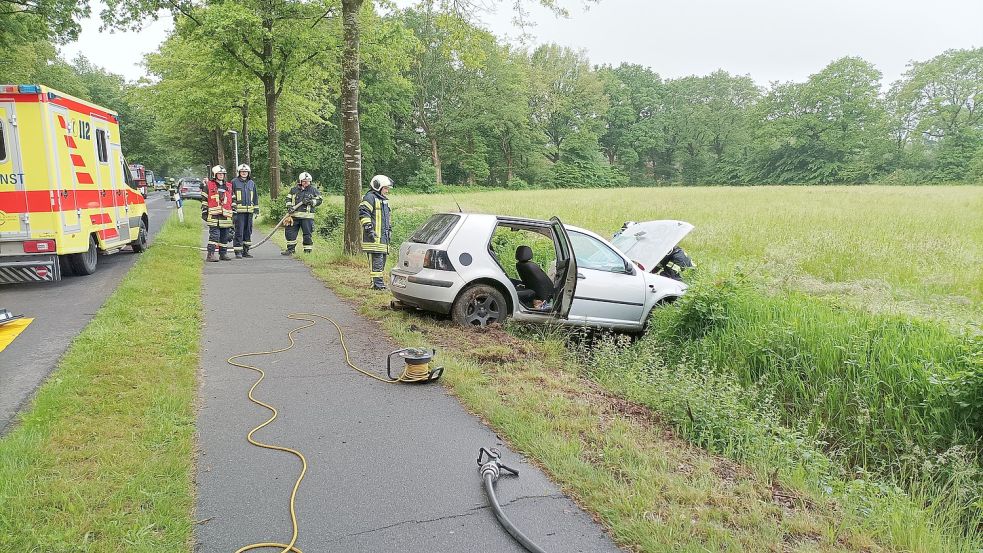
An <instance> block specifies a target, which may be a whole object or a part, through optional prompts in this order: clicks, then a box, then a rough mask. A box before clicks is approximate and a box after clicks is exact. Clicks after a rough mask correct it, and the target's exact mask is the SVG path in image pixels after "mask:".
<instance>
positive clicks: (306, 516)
mask: <svg viewBox="0 0 983 553" xmlns="http://www.w3.org/2000/svg"><path fill="white" fill-rule="evenodd" d="M315 246H316V245H315ZM254 253H255V255H256V258H255V259H248V260H233V261H226V262H220V263H206V264H205V269H204V278H203V293H202V297H203V302H204V307H205V310H204V311H205V326H204V330H203V332H202V352H201V388H200V392H199V393H200V397H199V402H198V405H199V406H200V410H199V412H198V425H197V426H198V446H199V455H198V471H197V475H196V478H197V498H198V507H197V511H196V513H195V519H196V520H198V521H199V523H198V524H197V526H196V529H195V545H194V551H196V552H197V553H212V552H216V553H217V552H226V553H227V552H229V551H235V550H237V549H238V548H239V547H242V546H244V545H247V544H251V543H254V542H263V541H279V542H286V541H289V539H290V530H291V525H290V518H289V513H288V499H289V496H290V490H291V488H292V486H293V484H294V480H295V479H296V477H297V474H298V472H299V470H300V463H299V462H298V461H297V459H296V458H295V457H293V456H292V455H290V454H287V453H283V452H279V451H270V450H266V449H261V448H258V447H256V446H253V445H250V444H249V443H248V442H247V441H246V433H247V432H249V430H250V429H251V428H253V427H254V426H256V425H257V424H259V423H261V422H263V421H264V420H266V419H267V417H268V416H269V411H267V410H266V409H264V408H262V407H260V406H258V405H255V404H253V403H250V402H249V401H248V400H247V398H246V392H247V391H248V390H249V388H250V386H251V385H252V384H253V382H254V381H255V380H256V378H257V374H256V373H255V372H253V371H250V370H248V369H243V368H239V367H234V366H232V365H229V364H228V363H227V362H226V358H228V357H229V356H231V355H233V354H236V353H244V352H250V351H257V350H267V349H273V348H279V347H283V346H284V345H286V334H287V331H288V330H290V329H292V328H295V327H298V326H301V325H302V324H303V323H302V322H300V321H293V320H289V319H287V318H286V315H287V314H288V313H291V312H297V311H300V312H312V313H320V314H324V315H328V316H330V317H333V318H335V319H336V320H337V321H338V323H339V324H341V325H342V326H343V327H344V328H345V332H346V341H347V342H348V346H349V349H350V351H351V355H352V358H353V360H354V362H355V363H356V364H359V365H361V366H363V367H367V368H368V367H372V368H375V369H376V370H378V368H379V367H380V366H384V359H385V357H386V355H387V354H388V353H389V352H390V351H392V350H394V349H396V344H393V343H391V342H389V340H388V339H386V338H385V337H384V334H383V331H382V329H381V328H379V326H378V325H377V324H376V323H374V322H372V321H369V320H367V319H365V318H363V317H360V316H359V315H357V314H356V313H354V312H353V311H352V309H351V307H350V306H349V305H347V304H346V303H344V302H342V301H341V300H340V299H339V298H338V297H337V296H335V295H334V294H333V293H332V292H331V291H330V290H329V289H327V288H326V287H325V286H324V285H323V284H322V283H321V282H320V281H318V280H317V279H315V278H314V277H313V276H312V275H311V272H310V270H309V269H308V268H307V267H305V266H304V265H302V264H301V263H300V262H298V261H296V260H294V259H290V258H285V257H281V256H280V255H279V252H278V249H277V247H276V246H275V245H274V244H265V245H264V246H262V247H260V248H258V249H257V250H255V252H254ZM413 345H416V344H413ZM343 359H344V358H343V352H342V350H341V347H340V343H339V341H338V335H337V332H336V331H335V329H334V327H333V326H331V325H330V324H328V323H326V322H321V323H319V324H318V325H317V326H315V327H313V328H310V329H306V330H303V331H301V332H299V333H297V345H296V347H294V348H293V349H291V350H290V351H287V352H285V353H281V354H276V355H269V356H258V357H250V358H246V359H243V360H242V361H243V362H246V363H250V364H253V365H256V366H259V367H262V368H263V369H265V370H266V373H267V374H266V379H265V380H264V381H263V382H262V383H261V384H260V385H259V386H258V387H257V389H256V391H255V393H254V395H255V397H257V398H258V399H260V400H263V401H266V402H269V403H270V404H272V405H273V406H274V407H276V408H277V409H278V410H279V414H280V416H279V418H278V419H277V420H276V421H274V422H273V423H272V424H270V425H269V426H266V427H265V428H263V429H262V430H260V431H259V432H257V433H256V435H255V437H256V439H258V440H260V441H264V442H267V443H272V444H279V445H284V446H288V447H295V448H297V449H299V450H300V451H301V452H302V453H304V455H305V456H306V457H307V461H308V464H309V466H308V471H307V476H306V477H305V479H304V481H303V483H302V484H301V488H300V490H299V492H298V495H297V517H298V520H299V523H300V532H299V540H298V541H297V546H298V547H299V549H300V550H302V551H305V552H310V553H313V552H320V553H330V552H345V553H359V552H365V553H378V552H382V551H400V552H423V551H426V552H430V553H441V552H446V553H460V552H463V551H494V552H496V553H520V552H522V551H524V550H523V549H522V548H521V546H519V545H518V544H517V543H516V542H515V540H513V539H512V537H511V536H509V534H507V533H506V532H505V530H503V529H502V528H500V527H499V525H498V523H497V521H496V520H495V516H494V514H493V513H492V511H491V510H490V508H488V507H487V506H486V502H485V497H484V494H483V491H482V486H481V478H480V475H479V474H478V466H477V465H476V464H475V459H476V457H477V454H478V448H479V447H481V446H484V447H494V446H498V447H499V448H500V449H501V450H502V453H503V461H504V462H506V463H507V464H509V465H510V466H513V467H516V468H518V469H519V471H520V476H519V477H518V478H506V477H503V478H502V479H501V480H499V482H498V485H497V493H498V496H499V500H500V501H501V502H502V504H503V505H504V509H505V511H506V512H507V513H508V514H509V516H510V517H512V518H513V520H514V522H515V523H516V524H517V525H519V526H520V527H521V529H522V530H523V532H525V533H526V534H527V535H528V536H530V537H531V538H532V539H533V540H535V541H537V542H539V543H540V544H541V545H542V546H543V547H544V548H545V549H546V550H547V551H556V552H561V551H562V552H564V553H576V552H595V553H614V552H617V551H619V549H618V548H617V547H616V546H615V545H614V544H613V543H612V542H611V540H610V539H609V538H608V536H607V535H606V534H605V533H604V530H603V528H602V527H601V526H600V525H598V524H597V523H595V522H594V521H593V520H592V519H591V518H590V516H588V515H587V514H585V513H584V512H583V511H581V510H580V509H579V508H578V507H577V505H576V504H575V503H574V502H573V501H571V500H570V499H569V498H567V497H566V496H565V495H564V494H563V493H562V491H561V490H560V489H559V488H558V487H557V486H556V485H555V484H554V483H552V482H551V481H550V480H549V478H547V477H546V475H544V474H543V473H542V472H541V471H539V470H538V469H537V468H536V467H534V466H533V465H531V464H529V463H527V462H526V461H525V460H524V459H523V458H522V456H521V455H519V454H517V453H514V452H512V451H509V449H508V448H507V447H506V446H504V445H502V443H501V441H500V440H499V439H498V438H497V436H496V435H495V433H494V432H493V431H492V430H490V429H489V428H488V427H486V426H485V425H484V424H482V422H481V421H480V420H479V419H478V418H477V417H475V416H474V415H471V414H470V413H468V412H467V411H465V409H464V408H463V407H462V406H461V404H460V403H459V402H458V401H457V399H456V398H454V397H453V396H452V395H450V394H449V393H448V392H447V390H446V389H444V387H443V386H441V385H440V384H417V385H413V384H387V383H382V382H377V381H375V380H371V379H369V378H367V377H365V376H363V375H360V374H358V373H356V372H354V371H352V370H351V369H349V368H348V367H347V366H346V365H345V364H344V362H343ZM382 371H383V372H384V369H382Z"/></svg>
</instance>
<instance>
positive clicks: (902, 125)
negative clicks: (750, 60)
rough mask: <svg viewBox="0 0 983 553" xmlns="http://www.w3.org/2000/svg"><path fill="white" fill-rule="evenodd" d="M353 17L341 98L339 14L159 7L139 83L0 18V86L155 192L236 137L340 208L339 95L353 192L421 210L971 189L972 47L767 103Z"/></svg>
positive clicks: (847, 72)
mask: <svg viewBox="0 0 983 553" xmlns="http://www.w3.org/2000/svg"><path fill="white" fill-rule="evenodd" d="M61 1H62V2H63V1H66V0H61ZM531 1H534V2H536V3H540V4H543V5H546V6H548V7H551V8H553V9H556V10H558V11H562V5H561V3H559V2H553V1H548V0H547V1H540V0H531ZM358 4H359V8H358V9H359V11H358V19H357V21H358V30H359V37H358V38H359V58H358V64H357V69H358V73H357V80H356V81H351V79H350V77H351V75H349V78H348V79H345V78H343V77H344V76H345V74H344V63H343V62H344V60H345V54H344V52H345V32H344V22H343V21H342V19H343V18H342V17H341V8H342V7H343V6H342V4H341V3H340V2H339V0H319V1H318V2H301V1H300V0H277V1H276V2H273V3H269V2H265V1H264V2H258V1H257V2H233V3H229V2H223V1H220V0H206V1H204V2H187V3H185V2H181V1H176V2H173V3H169V4H167V10H168V11H170V12H171V13H172V14H174V17H175V29H174V32H173V33H172V34H171V36H169V37H168V39H167V40H166V41H165V42H164V43H163V44H162V45H161V47H160V48H159V50H158V51H156V52H154V53H152V54H150V55H149V56H147V59H146V67H147V71H148V74H149V76H148V78H146V79H144V80H141V81H140V82H125V81H124V80H123V79H122V78H120V77H118V76H116V75H113V74H111V73H109V72H107V71H106V70H104V69H101V68H98V67H94V66H93V65H92V64H91V63H89V62H88V61H87V60H85V59H84V58H80V59H78V60H72V61H66V60H63V59H61V58H60V57H58V55H57V52H56V44H57V43H58V42H59V41H61V40H64V39H66V38H68V37H70V36H72V35H71V34H70V33H71V31H70V30H66V29H69V27H71V25H72V23H71V22H70V21H69V20H71V21H77V19H72V17H77V14H76V16H70V17H68V19H65V17H58V16H57V14H58V13H60V12H58V10H57V9H55V7H56V6H62V7H64V6H66V5H68V4H64V3H55V4H47V5H46V6H48V7H50V8H51V10H53V11H51V10H49V11H46V12H44V13H41V11H43V10H40V8H38V9H37V10H35V12H36V13H35V12H31V13H28V12H26V11H24V10H21V11H22V12H23V13H20V12H19V13H17V14H15V17H14V18H11V17H10V16H0V22H2V23H3V25H4V26H3V27H2V37H3V38H2V40H5V41H7V42H6V43H5V46H4V47H3V48H2V49H0V81H5V82H14V83H29V82H40V83H43V84H49V85H51V86H54V87H56V88H59V89H61V90H63V91H65V92H67V93H69V94H74V95H77V96H80V97H83V98H88V99H93V100H95V101H97V102H99V103H101V104H104V105H107V106H108V107H111V108H112V109H115V110H117V111H119V112H120V114H121V120H122V122H123V140H124V152H125V153H126V155H127V156H128V158H129V159H131V160H133V161H139V162H142V163H144V164H146V165H150V166H153V167H154V168H155V169H157V170H158V172H159V173H163V174H168V173H169V172H171V173H174V174H177V173H179V172H181V171H184V172H197V173H201V172H203V171H204V167H205V166H206V165H209V164H212V163H214V162H216V161H219V160H226V162H227V163H231V161H230V160H231V157H232V156H231V146H232V145H231V141H230V136H229V135H228V134H227V133H226V131H228V130H229V129H236V130H237V132H238V133H239V146H240V150H241V155H240V158H241V159H251V161H252V164H253V167H254V173H255V174H265V175H266V178H263V179H260V184H261V186H262V187H264V189H266V190H268V191H270V192H271V193H275V192H274V191H275V190H276V185H277V183H278V180H277V179H278V178H279V174H280V173H281V172H282V173H283V174H284V179H287V180H289V179H293V178H294V177H295V175H296V174H298V173H299V172H301V171H304V170H306V171H309V172H311V173H313V174H314V175H315V177H316V180H317V181H318V182H319V184H320V185H321V186H322V187H323V188H324V189H326V190H329V191H341V190H342V189H343V186H342V183H343V181H344V175H345V174H346V170H345V167H346V163H349V162H352V163H353V162H354V161H353V160H354V158H353V157H352V156H347V157H346V156H345V155H343V151H344V146H345V144H346V143H353V142H352V141H351V140H347V141H346V138H345V133H344V132H343V130H344V128H345V124H346V123H345V113H346V110H345V109H344V98H345V94H343V92H345V90H349V89H351V88H352V87H353V86H354V87H355V88H357V90H358V96H357V101H356V103H355V104H354V105H356V106H357V110H358V115H359V118H358V130H359V136H358V141H357V145H358V152H359V155H358V160H357V161H358V176H357V178H356V179H354V180H353V181H352V183H350V184H351V185H360V186H358V187H356V188H361V186H364V183H365V182H367V180H368V179H369V178H370V177H371V175H372V174H378V173H385V174H388V175H390V176H391V177H393V178H394V179H395V181H396V182H397V183H398V184H399V185H403V184H407V183H411V184H412V185H413V186H415V187H418V188H420V189H426V190H429V189H433V188H434V186H436V185H455V184H461V185H473V186H499V187H511V188H522V187H527V186H540V187H542V186H545V187H561V186H562V187H568V186H616V185H622V184H626V183H631V184H636V185H669V184H683V185H686V184H705V183H713V184H759V183H762V184H763V183H794V184H810V183H864V182H896V183H924V182H952V181H973V180H980V179H983V108H981V104H980V100H981V99H983V49H969V50H950V51H946V52H942V53H940V54H939V55H938V56H936V57H934V58H932V59H929V60H924V61H916V62H912V63H911V64H910V66H909V68H908V70H907V71H906V72H905V74H904V75H902V77H901V78H900V79H899V80H897V81H896V82H894V83H884V82H883V78H882V75H881V74H880V73H879V71H878V70H877V69H876V68H875V67H874V66H873V65H871V64H870V63H869V62H867V61H866V60H863V59H860V58H856V57H845V58H841V59H838V60H833V61H832V62H830V63H829V64H828V65H827V66H826V67H824V68H821V69H820V70H818V71H817V72H816V73H815V74H813V75H811V76H810V77H809V78H808V79H806V80H805V81H803V82H776V83H772V84H770V85H768V86H760V85H758V84H756V83H755V81H754V80H753V78H752V77H753V76H750V75H734V74H731V73H728V72H726V71H724V70H718V71H715V72H713V73H711V74H709V75H693V76H687V77H680V78H666V77H664V76H661V75H659V74H658V73H656V72H655V71H653V70H652V69H650V68H647V67H642V66H639V65H633V64H627V63H626V64H621V65H617V66H610V65H605V66H595V65H594V64H592V63H591V61H590V59H589V58H588V56H587V54H586V53H584V52H578V51H575V50H571V49H569V48H565V47H562V46H558V45H554V44H546V45H542V46H539V47H537V48H534V49H530V48H526V47H524V46H523V45H522V44H515V43H509V42H506V41H503V40H501V39H499V38H496V37H495V36H494V35H493V34H491V33H490V32H488V31H487V30H486V29H484V28H483V27H482V25H481V24H480V23H479V22H478V20H477V18H476V17H474V16H475V14H476V13H479V12H480V10H481V9H482V6H485V5H487V4H486V3H484V2H482V3H470V2H460V1H451V0H446V1H444V0H427V1H424V2H421V3H420V4H418V5H416V6H414V7H411V8H407V9H395V8H393V7H391V6H388V5H384V6H382V7H380V6H379V5H376V4H374V3H373V2H371V1H365V2H359V3H358ZM71 5H72V6H75V7H76V8H78V9H81V10H84V9H85V6H86V5H85V4H84V3H78V4H71ZM510 5H511V3H510ZM519 5H520V6H522V5H523V4H522V3H520V4H519ZM525 5H528V4H525ZM107 6H108V8H107V12H106V14H105V15H106V21H107V23H108V24H110V25H112V26H115V27H128V26H133V25H135V24H136V25H138V24H139V21H145V20H146V19H147V18H150V17H154V16H155V15H156V14H157V13H158V12H157V11H155V10H157V9H158V8H159V7H160V4H158V3H156V2H151V1H150V0H111V1H110V2H108V4H107ZM45 9H48V8H47V7H46V8H45ZM73 13H75V12H73ZM63 15H64V14H63ZM522 15H523V14H522V12H521V9H520V11H519V12H517V17H520V18H521V17H522ZM4 17H6V19H4ZM15 20H16V21H17V24H16V25H15V24H12V23H11V21H15ZM134 22H137V23H134ZM23 25H28V26H30V25H34V26H38V25H40V26H41V27H36V28H43V29H46V30H45V31H44V33H46V36H48V37H49V38H48V39H38V38H34V37H36V36H38V35H36V34H29V35H25V34H23V33H21V31H19V30H18V29H22V27H21V26H23ZM24 28H26V27H24ZM59 29H62V30H61V31H59ZM18 33H21V34H18ZM66 33H68V34H66ZM352 82H356V83H357V84H355V85H352V84H351V83H352ZM353 144H354V143H353ZM363 170H364V172H365V174H364V175H363V174H362V171H363ZM353 174H354V173H353Z"/></svg>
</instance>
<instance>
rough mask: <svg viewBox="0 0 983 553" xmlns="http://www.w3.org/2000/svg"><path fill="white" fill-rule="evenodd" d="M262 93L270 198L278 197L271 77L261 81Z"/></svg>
mask: <svg viewBox="0 0 983 553" xmlns="http://www.w3.org/2000/svg"><path fill="white" fill-rule="evenodd" d="M263 92H264V96H265V97H266V149H267V152H268V154H269V161H270V198H272V199H274V200H275V199H277V198H278V197H279V196H280V134H279V130H278V129H277V121H276V104H277V100H279V97H278V95H277V93H276V81H275V80H274V78H273V77H272V76H270V77H268V78H264V79H263Z"/></svg>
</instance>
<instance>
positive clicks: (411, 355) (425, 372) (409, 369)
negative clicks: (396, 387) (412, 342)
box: [386, 348, 444, 382]
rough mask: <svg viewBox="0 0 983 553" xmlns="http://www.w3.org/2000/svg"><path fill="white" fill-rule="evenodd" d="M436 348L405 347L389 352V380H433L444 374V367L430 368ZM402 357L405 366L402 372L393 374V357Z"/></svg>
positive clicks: (387, 365) (387, 359)
mask: <svg viewBox="0 0 983 553" xmlns="http://www.w3.org/2000/svg"><path fill="white" fill-rule="evenodd" d="M436 355H437V350H436V349H429V350H428V349H426V348H403V349H398V350H396V351H394V352H392V353H390V354H389V357H387V358H386V376H388V377H389V380H398V381H400V382H432V381H434V380H437V379H438V378H440V376H441V375H442V374H444V367H435V368H433V369H431V368H430V365H431V363H433V359H434V357H435V356H436ZM394 357H399V358H402V360H403V364H404V368H403V372H402V374H398V375H396V376H393V358H394Z"/></svg>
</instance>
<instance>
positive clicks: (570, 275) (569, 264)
mask: <svg viewBox="0 0 983 553" xmlns="http://www.w3.org/2000/svg"><path fill="white" fill-rule="evenodd" d="M550 223H551V224H552V225H551V226H552V227H553V236H554V237H555V238H556V244H557V259H556V282H557V283H558V284H561V285H562V288H560V289H559V290H558V291H557V294H556V295H555V297H556V307H555V309H556V311H554V314H555V315H556V316H557V317H560V318H561V319H566V318H567V316H568V315H570V306H571V305H573V293H574V291H575V290H576V288H577V258H576V256H575V255H574V254H573V245H572V244H571V242H570V235H568V234H567V229H566V228H564V226H563V223H562V222H561V221H560V219H558V218H557V217H553V218H551V219H550Z"/></svg>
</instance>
